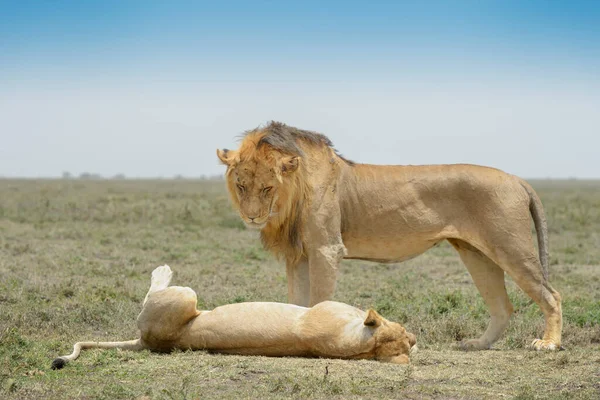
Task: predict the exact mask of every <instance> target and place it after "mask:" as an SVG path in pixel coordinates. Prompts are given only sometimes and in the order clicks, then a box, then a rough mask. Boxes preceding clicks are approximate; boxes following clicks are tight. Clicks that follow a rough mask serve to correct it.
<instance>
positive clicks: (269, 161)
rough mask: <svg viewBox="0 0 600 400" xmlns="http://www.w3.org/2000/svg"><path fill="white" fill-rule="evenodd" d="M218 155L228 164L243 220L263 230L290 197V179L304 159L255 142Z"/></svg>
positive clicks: (231, 187) (234, 199) (229, 181)
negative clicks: (301, 159)
mask: <svg viewBox="0 0 600 400" xmlns="http://www.w3.org/2000/svg"><path fill="white" fill-rule="evenodd" d="M250 139H252V138H250ZM217 156H218V157H219V159H220V160H221V162H223V164H225V165H227V173H226V179H227V186H228V188H229V192H230V194H231V199H232V202H233V204H234V206H235V207H236V208H237V210H238V212H239V213H240V217H241V218H242V220H243V221H244V223H245V224H246V226H248V227H249V228H255V229H262V228H263V227H265V225H266V224H267V223H268V222H269V219H270V218H271V217H273V216H274V215H277V213H278V212H279V211H281V210H280V208H281V206H282V205H283V203H285V201H287V199H288V198H289V195H290V193H289V192H290V189H292V188H293V185H290V183H291V182H290V179H289V178H290V177H291V176H292V175H293V174H294V173H295V172H296V170H297V169H298V165H299V163H300V157H298V156H295V155H289V154H285V153H283V152H280V151H277V150H275V149H273V148H271V147H269V146H266V145H263V146H261V145H260V144H259V143H257V142H256V141H253V140H245V141H244V142H243V143H242V146H241V147H240V148H239V149H238V150H227V149H224V150H220V149H219V150H217Z"/></svg>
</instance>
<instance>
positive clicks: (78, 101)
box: [0, 0, 600, 178]
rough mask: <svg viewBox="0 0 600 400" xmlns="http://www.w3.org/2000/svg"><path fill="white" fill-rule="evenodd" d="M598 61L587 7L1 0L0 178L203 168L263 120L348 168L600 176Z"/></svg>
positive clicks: (598, 32)
mask: <svg viewBox="0 0 600 400" xmlns="http://www.w3.org/2000/svg"><path fill="white" fill-rule="evenodd" d="M288 3H289V4H288ZM599 71H600V2H593V1H589V2H585V1H570V2H565V1H526V2H525V1H435V2H427V1H421V2H400V1H397V2H394V1H388V2H354V1H344V2H341V1H340V2H338V1H329V2H325V1H320V2H311V1H308V2H294V3H293V4H292V2H268V1H252V2H232V1H229V2H228V1H222V2H192V1H189V2H185V1H184V2H176V1H172V2H153V1H119V2H117V1H101V2H92V1H52V2H49V1H48V2H33V1H19V2H13V1H1V0H0V135H1V137H2V142H3V146H1V147H0V176H58V175H60V174H61V173H62V171H70V172H72V173H74V174H79V173H81V172H84V171H88V172H96V173H100V174H103V175H107V176H110V175H113V174H117V173H124V174H126V175H128V176H172V175H175V174H183V175H186V176H198V175H201V174H207V175H210V174H216V173H219V172H222V167H220V166H219V165H218V163H217V160H216V157H215V155H214V154H215V148H216V147H230V148H231V147H234V146H235V140H234V138H235V136H236V135H238V134H239V133H240V132H242V131H244V130H246V129H249V128H253V127H255V126H257V125H259V124H261V123H265V122H267V121H268V120H271V119H276V120H282V121H283V122H286V123H289V124H291V125H296V126H299V127H302V128H305V129H312V130H317V131H320V132H323V133H325V134H327V135H328V136H330V137H331V138H332V139H333V141H334V142H335V143H336V146H337V147H338V148H339V149H340V150H341V151H342V152H343V153H344V154H345V155H347V156H348V157H349V158H351V159H354V160H356V161H359V162H372V163H386V164H408V163H410V164H424V163H452V162H471V163H477V164H485V165H491V166H495V167H499V168H502V169H504V170H507V171H508V172H512V173H515V174H519V175H522V176H525V177H571V176H576V177H582V178H584V177H597V178H600V157H598V156H597V151H595V150H594V149H598V148H600V116H599V115H598V114H600V112H599V111H598V110H600V94H599V93H600V90H599V89H600V72H599ZM157 160H160V161H157Z"/></svg>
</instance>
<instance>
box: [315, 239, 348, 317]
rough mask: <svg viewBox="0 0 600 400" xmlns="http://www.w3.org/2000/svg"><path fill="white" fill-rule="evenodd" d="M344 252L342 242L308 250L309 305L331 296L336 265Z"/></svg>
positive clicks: (328, 298)
mask: <svg viewBox="0 0 600 400" xmlns="http://www.w3.org/2000/svg"><path fill="white" fill-rule="evenodd" d="M345 254H346V247H345V246H344V244H343V243H335V244H326V245H323V246H320V247H318V248H317V249H314V250H312V251H311V252H310V254H309V258H308V261H309V276H310V306H314V305H315V304H318V303H320V302H322V301H325V300H331V299H332V298H333V293H334V292H335V283H336V280H337V273H338V267H339V264H340V262H341V261H342V259H343V258H344V255H345Z"/></svg>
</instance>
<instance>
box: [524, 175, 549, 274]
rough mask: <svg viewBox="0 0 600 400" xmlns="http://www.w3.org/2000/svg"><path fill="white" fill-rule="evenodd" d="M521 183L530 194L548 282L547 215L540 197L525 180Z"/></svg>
mask: <svg viewBox="0 0 600 400" xmlns="http://www.w3.org/2000/svg"><path fill="white" fill-rule="evenodd" d="M520 181H521V186H523V187H524V188H525V190H526V191H527V193H528V194H529V212H530V213H531V217H532V218H533V224H534V225H535V232H536V234H537V240H538V251H539V255H540V263H541V264H542V273H543V274H544V279H545V280H546V281H547V280H548V224H547V223H546V215H545V214H544V206H543V205H542V201H541V200H540V198H539V196H538V195H537V193H536V192H535V190H533V188H532V187H531V185H530V184H529V183H527V182H525V181H524V180H522V179H521V180H520Z"/></svg>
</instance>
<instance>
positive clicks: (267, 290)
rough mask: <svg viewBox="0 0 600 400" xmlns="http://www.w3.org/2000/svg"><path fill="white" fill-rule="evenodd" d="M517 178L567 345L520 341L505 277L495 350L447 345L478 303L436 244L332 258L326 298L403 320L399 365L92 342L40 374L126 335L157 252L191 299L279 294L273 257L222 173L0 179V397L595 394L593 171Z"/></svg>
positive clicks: (516, 295)
mask: <svg viewBox="0 0 600 400" xmlns="http://www.w3.org/2000/svg"><path fill="white" fill-rule="evenodd" d="M534 186H535V187H536V189H537V190H538V192H539V194H540V196H541V197H542V200H543V201H544V204H545V207H546V212H547V214H548V219H549V223H550V226H549V227H550V239H551V264H552V265H551V281H552V284H553V286H554V287H556V288H557V289H558V290H559V291H560V292H561V294H562V295H563V298H564V303H563V311H564V318H565V324H564V345H565V347H566V348H567V351H564V352H558V353H535V352H533V351H529V350H527V349H526V348H525V346H526V345H527V344H528V343H529V342H530V341H531V339H533V338H534V337H539V335H540V334H541V332H542V329H543V318H542V316H541V313H540V311H539V309H538V307H537V306H536V305H535V304H532V303H531V301H530V300H529V298H527V297H526V296H524V295H523V294H522V293H521V292H520V291H519V290H518V289H517V288H516V287H515V285H514V284H513V283H512V282H510V281H509V283H508V287H509V294H510V296H511V299H512V300H513V303H514V305H515V308H516V309H517V312H516V314H515V316H514V317H513V318H512V320H511V324H510V326H509V329H508V330H507V332H506V333H505V335H504V336H503V338H502V339H501V340H500V341H499V342H498V343H497V345H496V346H495V348H496V349H497V350H493V351H485V352H473V353H464V352H461V351H458V350H455V349H454V348H453V344H454V343H455V342H456V340H461V339H463V338H466V337H473V336H477V335H479V334H480V333H481V332H482V330H483V329H484V327H485V325H486V323H487V312H486V309H485V307H484V305H483V302H482V300H481V298H480V297H479V295H478V294H477V291H476V289H475V287H474V285H473V284H472V282H471V280H470V277H469V275H468V273H467V272H466V269H465V268H464V267H463V266H462V265H461V264H460V261H459V259H458V256H457V255H456V254H455V253H454V251H453V250H452V249H451V248H450V247H449V246H440V247H438V248H435V249H433V250H432V251H430V252H428V253H426V254H425V255H423V256H421V257H419V258H416V259H414V260H411V261H408V262H405V263H403V264H399V265H378V264H373V263H367V262H360V261H353V262H344V263H343V267H342V271H341V277H340V281H339V286H338V290H337V294H336V299H337V300H340V301H345V302H347V303H350V304H353V305H356V306H358V307H362V308H367V307H375V308H377V309H378V310H379V311H380V312H382V313H383V314H384V315H385V316H386V317H388V318H390V319H393V320H397V321H400V322H402V323H403V324H404V325H405V326H406V327H407V328H408V329H409V330H411V331H413V332H414V333H416V334H417V340H418V342H419V347H420V351H419V352H418V353H417V354H416V355H415V356H414V357H413V363H412V365H411V366H409V367H402V366H394V365H386V364H381V363H376V362H367V361H360V362H356V361H339V360H324V359H296V358H284V359H273V358H263V357H237V356H220V355H211V354H207V353H204V352H177V353H174V354H170V355H161V354H152V353H149V352H141V353H133V352H123V351H96V350H94V351H88V352H84V353H83V354H82V356H81V358H80V359H79V360H77V361H76V362H74V363H72V364H69V366H68V367H67V368H65V369H64V370H61V371H52V370H50V368H49V366H50V362H51V360H52V359H53V358H54V357H55V356H57V355H59V354H64V353H65V352H69V351H70V348H71V345H72V344H73V343H74V342H75V341H78V340H84V339H94V340H116V339H129V338H133V337H135V335H136V327H135V318H136V316H137V313H138V312H139V310H140V303H141V301H142V299H143V297H144V295H145V293H146V290H147V288H148V284H149V274H150V272H151V271H152V269H153V268H154V267H156V266H157V265H159V264H160V263H168V264H169V265H171V267H172V268H173V269H174V271H175V278H174V283H175V284H182V285H189V286H191V287H192V288H194V289H195V290H196V291H197V292H198V296H199V301H200V303H201V304H200V306H201V307H204V308H212V307H215V306H218V305H221V304H225V303H230V302H239V301H254V300H261V301H269V300H272V301H285V293H286V286H285V276H284V268H283V267H282V265H280V264H279V263H278V262H276V261H275V260H274V259H273V258H272V257H271V256H270V255H268V254H267V253H265V252H264V251H263V250H262V249H261V247H260V244H259V241H258V238H257V234H256V233H255V232H251V231H247V230H245V229H244V228H243V226H242V225H241V223H240V222H239V219H238V217H237V216H236V215H235V214H234V213H233V211H232V210H231V208H230V206H229V202H228V199H227V195H226V192H225V189H224V183H223V182H210V181H209V182H199V181H198V182H195V181H139V182H132V181H76V180H74V181H11V180H8V181H7V180H5V181H0V397H2V398H16V399H27V398H42V397H44V398H47V397H51V396H53V397H57V398H107V399H116V398H136V397H140V398H141V397H143V396H146V398H166V399H189V398H200V397H202V398H209V397H218V398H232V399H239V398H257V397H262V398H287V397H295V398H307V397H309V398H328V399H329V398H353V397H356V398H415V399H421V398H498V397H508V398H520V399H534V398H565V399H567V398H598V397H600V267H599V265H600V233H599V232H600V182H593V181H590V182H567V181H563V182H548V181H544V182H534ZM326 371H328V372H327V373H326Z"/></svg>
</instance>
